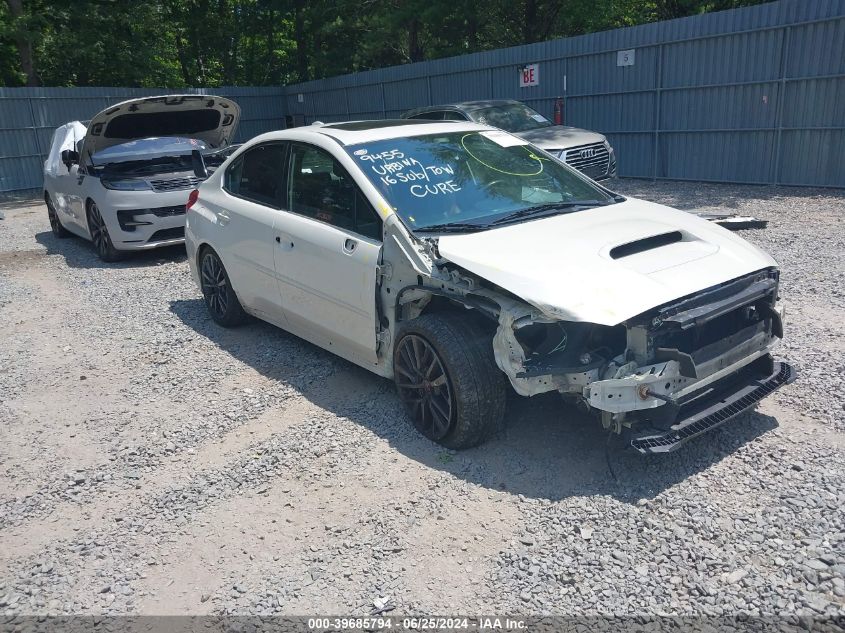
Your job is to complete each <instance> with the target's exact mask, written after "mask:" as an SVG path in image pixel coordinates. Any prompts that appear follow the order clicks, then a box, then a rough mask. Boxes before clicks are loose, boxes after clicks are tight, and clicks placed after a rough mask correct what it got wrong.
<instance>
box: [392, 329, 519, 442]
mask: <svg viewBox="0 0 845 633" xmlns="http://www.w3.org/2000/svg"><path fill="white" fill-rule="evenodd" d="M491 339H492V337H491V336H490V335H489V334H485V332H484V331H483V330H482V328H480V327H478V326H477V325H476V324H475V323H473V322H472V321H471V320H469V319H468V315H466V314H463V315H459V314H430V315H423V316H421V317H419V318H417V319H413V320H412V321H408V322H407V323H404V324H402V325H401V326H400V327H399V331H398V332H397V336H396V345H395V347H394V350H393V370H394V381H395V383H396V389H397V391H398V392H399V397H400V399H401V400H402V402H403V403H404V404H405V408H406V410H407V411H408V415H409V416H410V418H411V420H412V422H413V423H414V426H415V427H416V429H417V430H418V431H419V432H420V433H422V434H423V435H425V436H426V437H427V438H429V439H430V440H432V441H434V442H437V443H438V444H441V445H443V446H445V447H447V448H452V449H462V448H469V447H471V446H476V445H478V444H480V443H482V442H483V441H484V440H486V439H487V438H488V437H489V436H490V434H491V433H492V432H493V431H495V430H496V429H498V428H500V426H501V422H502V419H503V418H504V414H505V383H504V376H503V375H502V373H501V371H499V368H498V367H497V366H496V362H495V360H494V358H493V345H492V340H491Z"/></svg>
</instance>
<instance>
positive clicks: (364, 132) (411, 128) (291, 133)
mask: <svg viewBox="0 0 845 633" xmlns="http://www.w3.org/2000/svg"><path fill="white" fill-rule="evenodd" d="M495 129H496V128H494V127H490V126H489V125H480V124H478V123H471V122H469V121H466V122H463V121H416V120H415V121H409V120H407V119H386V120H380V121H349V122H348V123H328V124H322V123H318V124H314V125H306V126H303V127H295V128H290V129H288V130H278V131H275V132H267V133H266V134H262V135H261V136H259V137H256V140H261V141H270V140H301V141H307V140H308V139H309V138H314V137H315V136H316V135H319V136H328V137H330V138H332V139H334V140H335V141H337V142H338V143H340V144H341V145H344V146H345V145H357V144H358V143H367V142H372V141H384V140H388V139H392V138H405V137H409V136H423V135H425V134H443V133H448V132H474V131H479V132H480V131H485V130H495Z"/></svg>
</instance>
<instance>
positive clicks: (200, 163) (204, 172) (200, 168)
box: [191, 149, 208, 180]
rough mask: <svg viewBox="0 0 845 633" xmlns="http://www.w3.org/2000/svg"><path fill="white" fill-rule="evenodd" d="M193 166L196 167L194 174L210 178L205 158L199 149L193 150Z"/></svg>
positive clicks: (198, 176)
mask: <svg viewBox="0 0 845 633" xmlns="http://www.w3.org/2000/svg"><path fill="white" fill-rule="evenodd" d="M191 166H192V167H193V168H194V176H196V177H197V178H202V179H203V180H205V179H206V178H208V169H206V168H205V160H204V159H203V157H202V154H201V153H200V151H199V150H198V149H195V150H193V151H191Z"/></svg>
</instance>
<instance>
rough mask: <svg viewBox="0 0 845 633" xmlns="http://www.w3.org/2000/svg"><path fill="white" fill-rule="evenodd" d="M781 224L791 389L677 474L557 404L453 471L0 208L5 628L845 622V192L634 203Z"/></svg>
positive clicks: (313, 363) (363, 404)
mask: <svg viewBox="0 0 845 633" xmlns="http://www.w3.org/2000/svg"><path fill="white" fill-rule="evenodd" d="M617 188H618V189H619V190H620V191H621V192H622V193H625V194H629V195H636V196H639V197H643V198H646V199H651V200H655V201H658V202H664V203H667V204H671V205H674V206H677V207H680V208H683V209H688V210H713V211H721V210H725V209H729V210H732V211H736V212H739V213H742V214H754V215H757V216H758V217H762V218H765V219H767V220H769V227H768V229H766V230H764V231H746V232H744V234H743V235H744V236H745V237H747V238H748V239H750V240H752V241H753V242H755V243H757V244H759V245H760V246H761V247H763V248H764V249H766V250H768V251H769V252H771V253H772V254H773V255H774V256H775V257H776V258H777V259H778V260H779V262H780V263H781V265H782V267H783V277H782V279H783V284H782V288H783V295H784V297H785V299H786V301H787V305H788V326H787V340H786V341H785V343H784V345H783V347H782V351H781V353H782V354H783V355H784V356H785V357H787V358H788V359H790V360H791V361H792V362H794V363H795V365H796V366H797V368H798V370H799V372H800V373H799V379H798V380H797V381H796V382H795V383H794V384H792V385H790V386H788V387H786V388H784V389H783V390H781V391H780V392H778V394H777V395H776V396H774V397H772V398H769V399H768V400H766V401H764V402H763V403H762V404H761V405H760V406H759V407H758V409H757V410H756V411H755V412H753V413H748V414H746V415H744V416H742V417H741V418H740V419H738V420H737V421H735V422H734V423H732V424H730V425H728V426H727V427H725V428H722V429H720V430H718V431H716V432H714V433H711V434H709V435H707V436H706V437H704V438H700V439H699V440H697V441H694V442H692V443H690V444H688V445H687V446H685V447H684V448H683V449H681V450H680V451H678V452H677V453H674V454H671V455H669V456H665V457H650V458H642V457H639V456H636V455H631V454H628V453H621V452H618V451H615V450H614V451H612V452H611V455H610V461H611V464H612V466H613V469H614V470H615V472H616V475H617V477H618V481H616V480H614V479H613V478H612V477H611V475H610V474H609V471H608V468H607V464H606V462H605V452H604V451H605V436H604V434H603V433H602V432H601V430H600V428H598V425H596V424H595V423H594V422H592V421H590V420H586V419H584V418H583V417H582V416H580V415H579V414H577V413H576V412H575V411H573V410H571V409H567V408H563V407H562V406H560V404H559V402H558V400H557V399H556V398H554V397H553V396H542V397H538V398H534V399H530V400H528V399H520V398H513V399H512V400H511V402H510V404H509V413H508V427H507V429H506V430H504V431H503V432H502V433H501V434H500V435H499V436H498V437H496V438H494V439H493V440H492V441H490V442H489V443H488V444H486V445H484V446H482V447H479V448H476V449H473V450H469V451H465V452H460V453H456V452H453V451H447V450H443V449H442V448H440V447H438V446H436V445H434V444H432V443H429V442H428V441H426V440H424V439H422V438H421V437H420V436H418V435H417V434H416V433H415V432H414V431H413V430H412V429H411V428H410V425H409V424H408V423H407V422H406V421H405V420H404V417H403V415H402V412H401V409H400V406H399V403H398V401H397V398H396V397H395V395H394V392H393V389H392V386H391V384H390V383H389V382H387V381H384V380H381V379H379V378H376V377H374V376H372V375H370V374H368V373H367V372H366V371H364V370H361V369H359V368H356V367H354V366H352V365H350V364H349V363H346V362H345V361H342V360H339V359H337V358H335V357H333V356H331V355H330V354H328V353H326V352H324V351H322V350H320V349H318V348H316V347H313V346H311V345H309V344H306V343H304V342H302V341H300V340H298V339H296V338H294V337H292V336H290V335H288V334H286V333H284V332H282V331H280V330H277V329H275V328H273V327H271V326H269V325H264V324H261V323H253V324H251V325H248V326H245V327H243V328H240V329H236V330H230V331H227V330H223V329H220V328H218V327H217V326H215V325H214V324H213V323H212V322H211V321H210V320H209V318H208V317H207V316H206V313H205V310H204V307H203V305H202V303H201V301H200V298H199V294H198V292H197V290H196V288H195V287H194V286H193V284H192V282H191V280H190V278H189V274H188V267H187V264H186V262H185V257H184V251H183V250H180V249H173V250H169V251H162V252H156V253H149V254H144V255H140V256H137V257H134V258H132V259H130V260H128V261H126V262H122V263H120V264H116V265H104V264H102V263H100V262H99V261H98V260H97V258H96V257H95V256H94V254H93V252H92V250H91V248H90V246H89V245H88V244H87V243H85V242H83V241H82V240H79V239H76V238H72V239H68V240H57V239H55V238H54V237H53V236H52V234H51V233H50V231H49V225H48V222H47V214H46V210H45V208H44V207H43V205H41V204H40V203H38V202H29V203H15V204H6V205H4V206H3V207H2V208H0V211H2V213H4V214H5V219H4V220H0V323H2V328H3V329H2V334H0V341H2V343H0V446H1V447H2V450H0V472H1V473H2V474H0V542H2V544H3V545H2V547H0V614H5V616H4V617H0V622H5V623H6V624H9V623H15V622H16V621H17V618H20V617H21V616H22V615H24V614H49V613H63V614H96V615H100V614H117V613H120V614H124V613H133V614H181V613H191V614H222V615H226V614H278V613H284V614H314V613H342V614H358V615H363V614H369V613H372V612H374V611H377V610H379V609H384V608H387V609H391V608H392V609H393V611H391V613H394V614H410V613H416V614H432V613H440V614H455V613H464V614H476V613H485V612H486V613H491V612H498V613H509V614H526V615H527V614H533V615H539V614H617V615H625V614H638V615H662V614H680V615H723V614H726V615H734V614H739V613H747V614H751V615H757V614H762V615H785V614H789V615H797V614H803V615H807V616H819V615H838V616H840V617H841V616H845V520H844V519H843V512H842V507H843V504H845V477H843V471H845V459H844V458H843V456H845V442H843V438H845V409H843V405H845V399H843V395H842V394H843V391H845V361H843V359H845V354H843V352H845V335H843V328H842V323H843V322H845V284H843V283H842V277H843V272H845V270H843V267H845V265H844V264H843V252H845V230H843V228H844V227H843V222H845V195H843V194H842V193H841V192H832V191H823V190H802V189H788V188H769V187H736V186H732V187H729V186H720V185H702V184H698V183H656V184H655V183H651V182H643V181H622V182H620V183H619V185H618V187H617Z"/></svg>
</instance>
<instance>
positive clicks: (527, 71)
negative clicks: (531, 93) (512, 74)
mask: <svg viewBox="0 0 845 633" xmlns="http://www.w3.org/2000/svg"><path fill="white" fill-rule="evenodd" d="M539 85H540V64H528V65H527V66H523V67H522V68H520V70H519V87H520V88H529V87H531V86H539Z"/></svg>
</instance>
